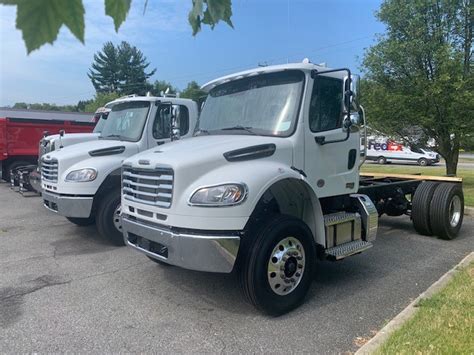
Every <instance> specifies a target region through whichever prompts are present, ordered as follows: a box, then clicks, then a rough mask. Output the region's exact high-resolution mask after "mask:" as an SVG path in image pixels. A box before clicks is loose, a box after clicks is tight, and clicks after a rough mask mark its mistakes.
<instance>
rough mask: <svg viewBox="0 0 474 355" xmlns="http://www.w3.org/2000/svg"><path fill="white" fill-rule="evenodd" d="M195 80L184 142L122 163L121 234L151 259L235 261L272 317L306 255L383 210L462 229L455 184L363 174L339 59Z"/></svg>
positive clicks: (303, 283)
mask: <svg viewBox="0 0 474 355" xmlns="http://www.w3.org/2000/svg"><path fill="white" fill-rule="evenodd" d="M203 89H204V90H206V91H207V92H208V96H207V99H206V102H205V104H204V106H203V109H202V112H201V115H200V118H199V120H198V123H197V125H196V129H195V134H194V137H193V138H191V139H186V140H178V141H174V142H171V143H169V144H166V145H163V146H159V147H155V148H153V149H150V150H147V151H144V152H141V153H139V154H137V155H134V156H132V157H130V158H128V159H126V160H125V161H124V163H123V165H122V169H123V170H122V203H121V208H122V210H121V219H122V228H123V234H124V239H125V242H126V243H127V244H128V245H129V246H131V247H133V248H134V249H136V250H138V251H140V252H142V253H144V254H145V255H146V256H148V257H149V258H151V259H153V260H154V261H156V262H157V263H159V264H163V265H176V266H179V267H183V268H187V269H192V270H199V271H206V272H218V273H230V272H233V271H234V272H236V273H238V275H239V278H240V283H241V285H242V289H243V291H244V295H245V296H246V298H247V300H248V301H249V302H250V303H252V304H253V305H254V306H256V307H257V308H258V309H260V310H262V311H264V312H266V313H269V314H272V315H280V314H283V313H285V312H288V311H290V310H292V309H294V308H295V307H297V306H298V305H299V304H301V303H302V302H303V300H304V297H305V295H306V294H307V292H308V289H309V287H310V284H311V280H312V279H313V272H314V269H315V261H316V259H317V258H319V259H328V260H341V259H344V258H346V257H348V256H351V255H354V254H359V253H362V252H365V251H367V250H368V249H370V248H371V247H372V246H373V243H374V240H375V238H376V234H377V226H378V218H379V216H380V215H382V214H387V215H389V216H400V215H403V214H408V215H410V216H411V218H412V220H413V224H414V227H415V229H416V230H417V231H418V232H420V233H422V234H426V235H436V236H438V237H440V238H446V239H452V238H454V237H455V236H456V235H457V233H458V231H459V229H460V228H461V224H462V218H463V208H464V203H463V194H462V185H461V181H460V180H458V179H454V178H440V177H438V178H433V179H434V181H428V180H427V178H425V177H421V176H418V177H417V176H393V175H392V176H385V175H377V174H360V171H359V168H360V165H361V164H362V163H363V160H364V154H365V153H366V152H365V151H366V147H364V148H363V149H362V151H361V148H360V138H361V134H362V135H366V129H365V127H366V126H365V115H364V111H363V108H362V107H361V106H360V105H359V103H358V93H359V90H358V80H357V78H356V77H355V76H352V75H351V72H350V70H349V69H328V68H325V67H321V66H317V65H314V64H311V63H298V64H286V65H279V66H267V67H259V68H257V69H254V70H249V71H244V72H240V73H237V74H233V75H229V76H226V77H223V78H219V79H216V80H214V81H211V82H209V83H208V84H206V85H204V86H203ZM361 153H362V154H361Z"/></svg>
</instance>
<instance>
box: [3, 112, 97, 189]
mask: <svg viewBox="0 0 474 355" xmlns="http://www.w3.org/2000/svg"><path fill="white" fill-rule="evenodd" d="M29 111H30V110H23V111H18V110H5V109H1V110H0V178H3V179H4V180H7V181H8V180H9V173H10V170H12V169H15V168H17V167H19V166H24V165H30V164H36V163H37V160H38V143H39V141H40V139H41V138H42V137H43V134H44V132H48V134H58V133H59V131H61V130H64V131H65V132H67V133H90V132H92V131H93V129H94V126H95V123H96V119H95V118H94V114H93V113H87V114H83V113H62V112H46V111H45V112H37V111H36V112H35V111H33V112H29ZM21 116H23V117H21Z"/></svg>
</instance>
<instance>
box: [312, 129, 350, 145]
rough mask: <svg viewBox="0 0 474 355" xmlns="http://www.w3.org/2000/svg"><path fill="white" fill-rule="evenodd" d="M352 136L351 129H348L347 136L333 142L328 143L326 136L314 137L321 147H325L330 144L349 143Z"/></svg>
mask: <svg viewBox="0 0 474 355" xmlns="http://www.w3.org/2000/svg"><path fill="white" fill-rule="evenodd" d="M350 135H351V130H350V128H347V132H346V136H345V137H344V138H342V139H334V140H332V141H327V140H326V137H325V136H318V137H314V140H315V141H316V143H318V144H319V145H325V144H330V143H340V142H345V141H347V140H348V139H349V136H350Z"/></svg>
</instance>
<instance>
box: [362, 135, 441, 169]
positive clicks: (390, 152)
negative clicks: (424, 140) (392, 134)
mask: <svg viewBox="0 0 474 355" xmlns="http://www.w3.org/2000/svg"><path fill="white" fill-rule="evenodd" d="M367 160H372V161H376V162H377V163H379V164H386V163H387V162H403V163H407V162H411V163H417V164H418V165H420V166H427V165H432V164H436V163H438V162H439V160H440V155H439V154H437V153H436V152H433V151H430V150H427V149H421V148H408V147H405V146H404V145H402V144H399V143H396V142H393V141H390V140H387V141H385V142H377V141H375V140H369V142H368V145H367Z"/></svg>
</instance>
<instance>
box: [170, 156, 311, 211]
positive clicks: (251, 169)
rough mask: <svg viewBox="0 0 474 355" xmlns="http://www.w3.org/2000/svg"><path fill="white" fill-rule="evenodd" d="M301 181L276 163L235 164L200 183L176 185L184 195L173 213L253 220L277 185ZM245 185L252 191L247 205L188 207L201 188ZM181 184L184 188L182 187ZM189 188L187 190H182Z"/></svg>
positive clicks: (296, 174)
mask: <svg viewBox="0 0 474 355" xmlns="http://www.w3.org/2000/svg"><path fill="white" fill-rule="evenodd" d="M289 178H293V179H301V178H302V176H301V175H300V174H299V173H297V172H296V171H294V170H292V169H291V168H290V167H289V166H287V165H285V164H282V163H278V162H274V161H255V160H253V161H247V162H239V163H235V164H225V165H223V166H220V167H218V168H216V169H213V170H211V171H209V172H207V173H206V174H204V175H202V176H200V177H199V178H197V179H190V180H189V184H186V182H185V181H182V182H179V181H176V186H175V191H176V192H178V191H182V193H181V194H180V195H174V201H175V202H174V203H176V202H177V203H176V205H175V206H176V207H175V208H174V211H173V213H176V214H180V215H188V216H206V217H207V216H209V215H210V214H212V215H213V216H215V217H216V218H220V217H247V218H248V217H249V216H250V215H251V214H252V212H253V210H254V208H255V206H256V204H257V203H258V201H259V199H260V197H261V196H262V195H263V193H264V192H265V191H266V190H267V189H268V188H269V187H270V186H271V185H273V184H274V183H276V182H277V181H279V180H284V179H289ZM232 182H235V183H244V184H246V185H247V187H248V194H247V198H246V199H245V201H244V202H243V203H241V204H239V205H236V206H229V207H202V206H190V205H189V204H188V201H189V198H190V197H191V195H192V193H193V192H194V191H196V190H197V189H199V188H202V187H206V186H211V185H219V184H225V183H232ZM180 184H181V186H179V185H180ZM183 184H186V185H187V186H182V185H183Z"/></svg>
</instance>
